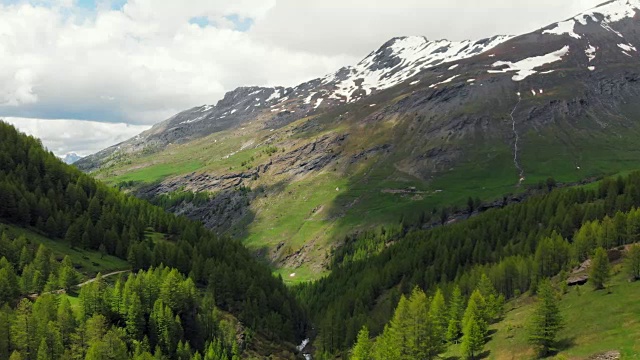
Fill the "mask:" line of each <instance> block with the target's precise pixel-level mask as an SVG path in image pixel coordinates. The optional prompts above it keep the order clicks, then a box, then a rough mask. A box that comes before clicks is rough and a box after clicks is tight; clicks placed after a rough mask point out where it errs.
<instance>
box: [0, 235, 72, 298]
mask: <svg viewBox="0 0 640 360" xmlns="http://www.w3.org/2000/svg"><path fill="white" fill-rule="evenodd" d="M0 255H1V256H2V257H0V305H3V304H5V303H11V302H13V301H14V300H15V299H17V298H18V297H19V296H23V295H28V294H38V293H41V292H43V291H44V292H50V291H55V290H59V289H65V290H69V289H70V288H71V287H72V286H74V285H76V284H77V283H78V279H80V274H79V273H78V272H77V271H76V270H75V268H74V266H73V263H72V262H71V258H70V257H69V256H65V257H64V258H62V259H58V258H56V257H55V256H54V254H53V253H52V252H51V250H49V249H48V248H46V247H45V246H43V245H40V246H37V247H36V246H33V245H32V244H30V243H29V241H28V240H27V238H26V237H24V236H19V237H17V238H16V239H13V240H11V239H10V238H9V236H8V235H7V234H6V233H5V232H4V231H3V232H0Z"/></svg>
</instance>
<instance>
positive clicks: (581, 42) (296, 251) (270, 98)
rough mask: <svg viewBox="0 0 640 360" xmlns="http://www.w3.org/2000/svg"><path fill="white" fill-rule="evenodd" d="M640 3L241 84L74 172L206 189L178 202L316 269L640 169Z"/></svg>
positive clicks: (409, 41)
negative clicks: (469, 216) (422, 222)
mask: <svg viewBox="0 0 640 360" xmlns="http://www.w3.org/2000/svg"><path fill="white" fill-rule="evenodd" d="M638 1H640V0H617V1H612V2H608V3H605V4H603V5H602V6H600V7H598V8H594V9H591V10H588V11H586V12H584V13H583V14H580V15H578V16H576V17H574V18H571V19H569V20H564V21H561V22H558V23H555V24H551V25H549V26H547V27H544V28H542V29H539V30H536V31H534V32H531V33H528V34H523V35H519V36H515V37H495V38H490V39H486V40H483V41H479V42H478V41H465V42H460V43H454V42H449V41H445V40H441V41H428V40H426V39H425V38H423V37H405V38H394V39H391V40H389V41H388V42H387V43H385V44H384V45H383V46H382V47H380V48H379V49H378V50H376V51H374V52H372V53H371V54H369V55H368V56H367V57H366V58H365V59H363V60H362V61H361V62H359V63H358V64H356V65H354V66H350V67H345V68H342V69H340V70H338V71H336V72H335V73H333V74H330V75H327V76H325V77H323V78H319V79H314V80H311V81H308V82H306V83H303V84H300V85H298V86H296V87H293V88H282V87H276V88H264V87H243V88H238V89H236V90H234V91H232V92H229V93H227V94H226V95H225V97H224V98H223V99H222V100H220V101H219V102H218V103H217V104H216V105H215V106H213V105H206V106H202V107H197V108H193V109H189V110H186V111H184V112H182V113H180V114H177V115H175V116H174V117H172V118H171V119H168V120H166V121H164V122H162V123H159V124H158V125H156V126H154V127H153V128H152V129H150V130H149V131H147V132H145V133H142V134H140V135H139V136H138V137H136V138H134V139H131V140H128V141H127V142H125V143H122V144H119V145H118V146H115V147H112V148H109V149H105V150H103V151H102V152H100V153H98V154H95V155H93V156H90V157H88V158H86V159H83V160H81V161H79V163H78V166H79V167H80V168H81V169H84V170H88V171H96V175H97V176H98V177H101V178H103V179H105V180H106V181H109V182H111V183H112V184H119V185H120V186H128V187H130V190H131V191H134V192H135V193H136V194H138V195H139V196H142V197H146V198H150V199H153V198H156V197H157V196H158V195H162V194H175V193H177V192H180V191H185V190H186V191H192V192H196V193H202V194H207V196H208V197H207V198H206V200H200V201H197V202H189V201H187V202H183V203H179V204H176V205H174V206H172V208H171V210H172V211H174V212H176V213H179V214H183V215H186V216H189V217H191V218H193V219H198V220H201V221H203V222H204V223H205V224H206V225H207V226H208V227H210V228H212V229H216V230H217V231H219V232H221V233H226V234H230V235H232V236H234V237H238V238H242V239H244V240H246V242H247V244H248V245H249V246H251V247H252V248H254V249H255V250H256V252H257V253H258V254H260V255H261V256H263V257H265V258H267V259H269V260H270V261H271V262H272V263H273V264H274V265H275V266H276V267H278V268H282V269H287V270H282V272H283V274H285V275H287V276H288V275H290V274H291V273H295V275H294V276H293V277H292V278H291V279H290V280H292V281H293V280H295V279H297V278H298V277H301V276H308V277H315V276H318V275H319V274H321V273H322V271H323V269H324V268H323V265H326V263H327V256H330V255H328V254H330V253H331V251H332V249H334V247H335V246H337V245H336V244H338V243H339V242H337V241H338V240H342V239H344V236H345V235H346V234H349V233H351V232H353V231H356V230H362V229H367V228H369V227H371V226H372V225H375V226H378V225H383V224H384V225H386V226H395V225H396V224H397V223H398V221H399V219H404V220H407V219H410V218H413V217H416V216H421V215H420V214H422V213H424V215H422V216H425V217H426V216H429V214H431V212H432V211H433V209H440V208H441V207H443V206H450V205H462V204H464V203H466V200H467V198H468V197H470V196H471V197H476V196H478V197H481V198H483V199H485V200H489V199H494V198H498V197H500V198H501V197H502V196H503V195H504V194H508V193H517V192H521V191H524V190H525V189H526V188H527V187H530V186H537V185H538V183H539V182H540V181H545V180H546V179H547V178H549V177H554V178H556V179H557V180H558V181H563V182H566V181H579V180H581V179H585V178H590V177H595V176H599V175H602V174H605V173H610V172H616V171H620V170H625V169H631V168H636V167H639V168H640V150H639V149H638V147H637V139H638V138H639V137H640V116H639V114H640V53H639V52H638V51H637V50H638V49H640V13H639V12H638V10H637V9H638ZM301 274H306V275H301ZM285 277H286V276H285Z"/></svg>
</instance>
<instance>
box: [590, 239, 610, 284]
mask: <svg viewBox="0 0 640 360" xmlns="http://www.w3.org/2000/svg"><path fill="white" fill-rule="evenodd" d="M589 276H590V278H589V280H590V281H591V283H592V284H593V287H594V288H595V289H596V290H600V289H604V288H605V284H606V282H607V281H608V280H609V277H610V276H611V266H610V265H609V256H608V255H607V251H606V250H605V249H603V248H597V249H596V252H595V254H594V255H593V259H592V260H591V271H590V273H589Z"/></svg>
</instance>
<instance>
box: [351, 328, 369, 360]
mask: <svg viewBox="0 0 640 360" xmlns="http://www.w3.org/2000/svg"><path fill="white" fill-rule="evenodd" d="M371 350H372V344H371V339H369V330H368V329H367V327H366V326H363V327H362V329H361V330H360V332H359V333H358V340H357V341H356V344H355V346H354V347H353V350H352V351H351V357H350V358H349V359H351V360H370V359H371V355H372V351H371Z"/></svg>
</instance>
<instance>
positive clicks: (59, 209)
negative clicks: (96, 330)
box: [0, 122, 307, 341]
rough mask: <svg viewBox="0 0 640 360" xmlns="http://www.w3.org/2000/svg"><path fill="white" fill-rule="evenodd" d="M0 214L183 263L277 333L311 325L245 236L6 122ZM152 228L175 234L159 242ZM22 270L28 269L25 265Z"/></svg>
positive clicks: (250, 319) (73, 241)
mask: <svg viewBox="0 0 640 360" xmlns="http://www.w3.org/2000/svg"><path fill="white" fill-rule="evenodd" d="M0 221H6V222H11V223H14V224H16V225H19V226H22V227H27V228H31V229H33V230H35V231H37V232H40V233H42V234H44V235H46V236H48V237H50V238H52V239H56V240H58V241H65V242H67V243H68V244H69V246H71V247H72V248H82V249H92V250H100V251H103V252H105V253H108V254H111V255H115V256H118V257H120V258H123V259H127V260H128V261H129V262H130V263H131V264H132V266H133V268H134V269H136V270H137V269H145V268H149V267H151V266H159V265H160V264H165V265H167V266H171V267H174V268H177V269H178V270H179V271H180V272H181V273H183V274H185V275H188V276H189V277H190V278H191V279H192V280H193V281H194V283H195V284H196V286H198V287H202V288H205V289H207V290H208V291H210V292H211V293H212V294H214V299H215V302H216V305H217V306H218V307H220V308H221V309H222V310H224V311H229V312H231V313H233V314H235V315H237V316H238V317H239V318H240V320H241V321H242V322H243V323H245V324H248V325H249V326H251V327H252V328H254V329H256V330H257V331H261V332H263V333H264V334H265V335H267V336H269V337H272V338H282V339H286V340H289V341H298V340H299V339H300V338H301V337H302V336H303V334H304V332H305V330H306V326H307V325H306V324H307V321H306V316H305V314H304V312H303V311H302V308H301V307H300V306H299V305H298V304H297V302H296V300H295V298H294V297H293V296H292V295H291V293H290V292H289V290H288V289H287V288H286V287H285V286H284V284H283V282H282V280H281V279H277V278H275V277H273V276H272V275H271V272H270V270H269V268H268V267H267V266H266V265H264V264H260V263H259V262H257V261H256V260H255V259H254V258H253V256H252V255H251V253H250V252H249V251H248V250H246V249H245V248H244V247H243V246H242V245H241V244H240V243H239V242H237V241H232V240H229V239H224V238H219V237H216V236H215V235H214V234H212V233H211V232H209V231H207V230H206V229H205V228H204V227H203V226H202V225H201V224H198V223H195V222H192V221H189V220H188V219H186V218H184V217H176V216H174V215H172V214H169V213H167V212H165V211H164V210H162V209H161V208H159V207H157V206H153V205H151V204H149V203H148V202H146V201H143V200H139V199H136V198H135V197H132V196H128V195H125V194H123V193H121V192H119V191H118V190H117V189H113V188H109V187H107V186H105V185H103V184H102V183H99V182H97V181H95V180H94V179H92V178H91V177H90V176H88V175H86V174H83V173H82V172H80V171H79V170H77V169H75V168H73V167H70V166H68V165H65V164H63V163H62V162H61V161H60V160H59V159H57V158H56V157H55V156H54V155H53V154H51V153H50V152H47V151H46V150H44V149H43V147H42V144H41V143H40V141H39V140H37V139H35V138H33V137H30V136H26V135H24V134H21V133H19V132H18V131H17V130H16V129H15V128H13V127H12V126H10V125H8V124H5V123H2V122H0ZM145 231H155V232H160V233H163V234H166V235H167V237H168V239H169V241H153V240H152V239H150V238H148V237H146V236H145ZM1 256H5V257H7V258H8V256H7V254H5V253H0V257H1ZM14 270H15V272H16V274H17V275H18V276H23V274H22V272H23V271H24V268H23V267H20V266H17V267H14ZM42 275H43V276H44V274H42ZM44 281H47V276H45V280H44ZM38 284H40V282H38ZM39 287H40V286H39V285H38V289H39Z"/></svg>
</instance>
